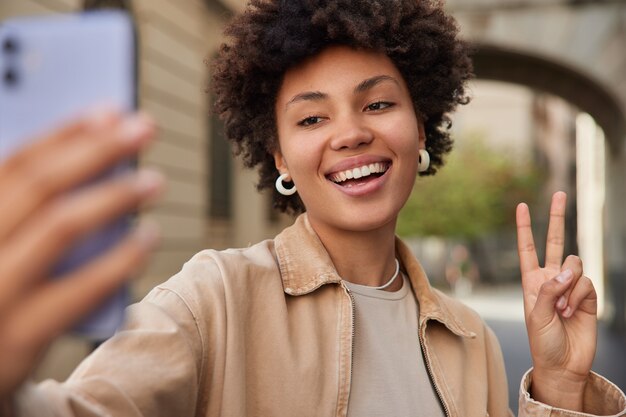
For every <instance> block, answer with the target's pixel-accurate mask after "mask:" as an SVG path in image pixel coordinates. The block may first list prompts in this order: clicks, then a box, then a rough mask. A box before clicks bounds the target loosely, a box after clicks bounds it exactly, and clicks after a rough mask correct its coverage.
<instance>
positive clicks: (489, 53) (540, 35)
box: [447, 0, 626, 330]
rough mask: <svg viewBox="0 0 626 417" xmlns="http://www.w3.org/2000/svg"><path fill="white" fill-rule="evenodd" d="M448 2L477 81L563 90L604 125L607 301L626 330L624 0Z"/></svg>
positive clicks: (564, 95)
mask: <svg viewBox="0 0 626 417" xmlns="http://www.w3.org/2000/svg"><path fill="white" fill-rule="evenodd" d="M447 8H448V10H449V11H450V12H451V13H452V14H453V15H454V16H455V17H456V18H457V20H458V21H459V24H460V27H461V33H462V35H463V36H464V37H465V38H466V39H467V40H468V41H470V42H471V43H473V44H474V45H475V46H476V53H475V57H474V62H475V69H476V75H477V77H478V78H479V79H480V78H483V79H490V80H498V81H505V82H511V83H516V84H521V85H525V86H528V87H531V88H534V89H537V90H542V91H545V92H548V93H552V94H554V95H557V96H560V97H562V98H564V99H566V100H568V101H569V102H571V103H573V104H574V105H576V106H577V107H579V108H580V109H581V110H583V111H585V112H587V113H589V114H591V115H592V116H593V117H594V119H595V120H596V122H597V123H598V124H599V125H600V126H601V127H602V129H603V130H604V132H605V137H606V140H607V143H608V147H607V148H608V150H609V152H608V153H607V160H606V167H607V175H606V178H607V184H606V190H607V191H606V209H607V210H606V221H607V227H606V235H605V242H606V245H605V247H606V272H607V276H608V277H609V290H608V291H607V293H608V294H610V295H611V297H607V298H608V299H607V301H610V302H612V303H613V305H614V307H615V314H614V320H613V322H614V323H613V324H614V325H615V326H617V327H619V328H621V329H622V330H626V302H625V299H626V181H625V180H626V145H625V142H626V2H624V1H616V0H594V1H587V0H578V1H572V0H541V1H537V0H448V1H447Z"/></svg>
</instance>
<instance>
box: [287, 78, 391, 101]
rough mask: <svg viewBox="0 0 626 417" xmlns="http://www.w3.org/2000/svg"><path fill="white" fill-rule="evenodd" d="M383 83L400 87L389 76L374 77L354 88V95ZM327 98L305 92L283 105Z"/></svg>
mask: <svg viewBox="0 0 626 417" xmlns="http://www.w3.org/2000/svg"><path fill="white" fill-rule="evenodd" d="M383 81H391V82H393V83H395V84H397V85H400V83H398V80H396V79H395V78H393V77H391V76H389V75H376V76H374V77H372V78H368V79H367V80H363V81H361V82H360V83H359V85H357V86H356V87H354V93H355V94H358V93H362V92H364V91H367V90H370V89H372V88H374V86H376V85H378V84H380V83H382V82H383ZM327 98H328V94H326V93H322V92H321V91H306V92H304V93H300V94H296V95H295V96H293V97H292V98H291V100H289V101H288V102H287V104H285V108H287V107H289V106H290V105H292V104H294V103H297V102H299V101H321V100H325V99H327Z"/></svg>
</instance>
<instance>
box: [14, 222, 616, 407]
mask: <svg viewBox="0 0 626 417" xmlns="http://www.w3.org/2000/svg"><path fill="white" fill-rule="evenodd" d="M397 254H398V257H399V259H400V261H401V264H402V266H403V269H404V270H405V271H406V272H407V274H408V276H409V277H410V280H411V284H412V286H413V289H414V291H415V295H416V296H417V299H418V301H419V305H420V315H419V326H420V327H419V332H418V335H417V336H418V337H419V340H420V343H421V345H422V348H423V353H424V357H425V362H426V364H427V368H428V370H429V373H430V377H431V379H432V382H433V384H434V386H435V388H436V391H437V393H438V394H439V396H440V398H441V401H442V403H443V405H444V409H445V411H446V413H447V414H448V415H449V416H455V417H456V416H465V417H472V416H476V417H484V416H508V415H509V414H510V411H509V410H508V405H507V404H508V398H507V382H506V375H505V371H504V363H503V360H502V354H501V351H500V347H499V345H498V342H497V340H496V338H495V336H494V334H493V333H492V331H491V330H490V329H489V328H488V327H486V326H485V324H484V323H483V321H482V320H481V319H480V317H478V315H477V314H476V313H475V312H473V311H472V310H470V309H469V308H467V307H465V306H464V305H462V304H461V303H459V302H458V301H455V300H453V299H451V298H449V297H447V296H445V295H443V294H442V293H440V292H439V291H437V290H435V289H432V288H431V287H430V285H429V283H428V280H427V279H426V276H425V275H424V272H423V270H422V268H421V267H420V265H419V263H418V262H417V260H415V258H414V257H413V255H412V254H411V252H410V251H409V249H408V248H407V247H406V246H405V245H404V244H403V243H402V242H401V241H400V240H398V241H397ZM353 320H354V318H353V304H352V297H351V294H350V293H349V291H348V290H347V289H346V287H345V286H344V285H343V283H342V281H341V278H340V277H339V276H338V275H337V273H336V271H335V269H334V267H333V264H332V262H331V260H330V258H329V256H328V254H327V252H326V251H325V249H324V247H323V245H322V243H321V242H320V241H319V239H318V238H317V235H316V234H315V233H314V231H313V230H312V228H311V226H310V225H309V222H308V220H307V217H306V215H303V216H301V217H299V218H298V219H297V221H296V223H295V225H294V226H292V227H290V228H287V229H286V230H284V231H283V232H282V233H281V234H280V235H278V236H277V237H276V238H275V239H274V240H268V241H264V242H261V243H259V244H257V245H254V246H252V247H249V248H246V249H234V250H226V251H223V252H216V251H212V250H207V251H203V252H200V253H199V254H197V255H196V256H194V257H193V259H191V260H190V261H189V262H188V263H187V264H185V266H184V267H183V269H182V271H181V272H180V273H179V274H177V275H176V276H174V277H173V278H172V279H170V280H169V281H167V282H166V283H165V284H163V285H160V286H159V287H157V288H155V289H154V290H153V291H152V292H151V293H150V294H149V295H148V296H147V297H146V298H145V299H144V300H143V301H142V302H140V303H138V304H136V305H134V306H132V307H130V308H129V311H128V323H127V326H126V328H125V329H124V330H123V331H120V332H119V333H118V334H117V335H116V336H115V337H113V338H112V339H111V340H109V341H108V342H107V343H105V344H104V345H103V346H101V347H100V348H99V349H98V350H97V351H96V352H95V353H94V354H92V355H91V356H90V357H89V358H87V359H86V360H85V361H84V362H83V363H82V364H81V365H80V366H79V367H78V368H77V370H76V371H75V372H74V374H73V375H72V376H71V377H70V378H69V380H68V381H66V382H65V383H57V382H53V381H48V382H44V383H43V384H40V385H30V386H26V387H24V388H23V389H22V390H21V391H20V393H19V394H18V395H17V396H16V401H15V406H16V410H17V414H18V415H23V416H36V417H45V416H52V415H55V416H62V415H67V416H81V417H82V416H150V417H157V416H168V417H186V416H189V417H191V416H224V417H226V416H228V417H231V416H232V417H243V416H262V417H281V416H285V417H303V416H329V417H330V416H345V415H346V411H347V410H346V408H347V404H348V396H349V395H350V367H351V354H352V337H353V334H352V329H353ZM525 388H527V387H525V386H523V387H522V392H521V396H520V404H521V406H520V410H521V411H520V415H523V416H556V415H558V416H561V415H563V416H565V415H572V416H574V415H581V414H576V413H567V412H560V411H555V410H552V411H551V410H550V407H547V406H545V405H542V404H539V403H536V402H534V401H533V400H532V399H530V398H529V396H528V395H527V394H526V391H525ZM407 395H410V393H407ZM585 401H586V406H587V408H589V410H590V411H593V412H595V413H597V414H602V415H626V411H625V408H626V400H625V398H624V395H623V393H621V391H620V390H619V389H618V388H617V387H615V386H614V385H613V384H611V383H609V382H608V381H606V380H604V379H602V378H600V377H595V376H594V378H593V379H592V384H590V386H589V389H588V395H587V396H586V397H585Z"/></svg>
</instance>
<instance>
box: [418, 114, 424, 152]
mask: <svg viewBox="0 0 626 417" xmlns="http://www.w3.org/2000/svg"><path fill="white" fill-rule="evenodd" d="M417 129H418V132H419V135H420V137H419V139H418V143H417V148H418V149H426V129H425V128H424V122H422V121H421V120H419V119H418V121H417Z"/></svg>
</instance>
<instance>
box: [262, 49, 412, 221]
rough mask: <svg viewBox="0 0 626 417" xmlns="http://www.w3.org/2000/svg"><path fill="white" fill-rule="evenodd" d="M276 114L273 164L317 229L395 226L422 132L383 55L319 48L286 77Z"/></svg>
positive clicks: (403, 87)
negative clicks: (276, 145) (294, 188)
mask: <svg viewBox="0 0 626 417" xmlns="http://www.w3.org/2000/svg"><path fill="white" fill-rule="evenodd" d="M275 111H276V122H277V128H278V138H279V145H280V150H278V151H276V152H275V154H274V159H275V161H276V167H277V168H278V170H279V171H280V172H281V173H288V174H289V177H290V178H291V179H292V180H293V181H294V183H295V184H296V186H297V188H298V193H299V195H300V198H301V199H302V201H303V203H304V205H305V207H306V210H307V212H308V216H309V220H310V221H311V224H312V225H313V227H315V228H316V230H317V231H318V233H319V232H320V230H321V229H324V230H332V229H337V230H344V231H361V232H362V231H370V230H374V229H380V228H382V227H389V228H390V229H392V230H393V229H395V222H396V218H397V216H398V212H399V211H400V209H401V208H402V206H403V205H404V203H405V202H406V200H407V198H408V196H409V194H410V193H411V190H412V188H413V184H414V182H415V177H416V174H417V163H418V149H419V148H423V147H424V134H423V127H422V124H421V123H420V122H419V121H418V119H417V117H416V115H415V111H414V108H413V103H412V100H411V97H410V94H409V91H408V89H407V87H406V85H405V82H404V79H403V78H402V76H401V74H400V73H399V71H398V69H397V68H396V67H395V65H394V64H393V62H392V61H391V60H390V59H389V58H388V57H387V56H386V55H384V54H379V53H375V52H369V51H362V50H354V49H351V48H348V47H343V46H336V47H330V48H327V49H325V50H323V51H322V52H321V53H320V54H318V55H316V56H314V57H312V58H310V59H308V60H306V61H305V62H303V63H302V64H300V65H298V66H296V67H294V68H291V69H290V70H289V71H288V72H287V73H286V74H285V76H284V79H283V83H282V85H281V88H280V90H279V92H278V97H277V100H276V108H275Z"/></svg>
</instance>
